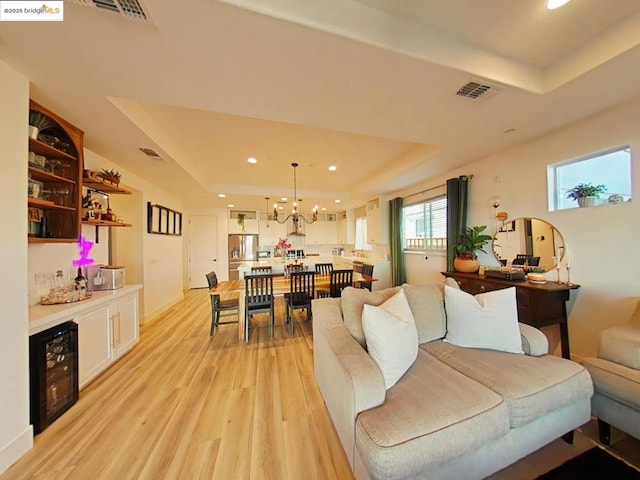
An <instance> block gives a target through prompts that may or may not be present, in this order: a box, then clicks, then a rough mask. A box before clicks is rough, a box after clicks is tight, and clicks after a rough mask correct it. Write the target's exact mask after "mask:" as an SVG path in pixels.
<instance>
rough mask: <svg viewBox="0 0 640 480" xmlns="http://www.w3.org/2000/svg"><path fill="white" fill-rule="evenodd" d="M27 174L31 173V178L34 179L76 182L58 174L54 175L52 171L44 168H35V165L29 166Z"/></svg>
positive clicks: (53, 181)
mask: <svg viewBox="0 0 640 480" xmlns="http://www.w3.org/2000/svg"><path fill="white" fill-rule="evenodd" d="M29 175H31V178H34V179H36V180H42V181H43V182H50V183H55V182H59V183H70V184H72V185H75V184H76V182H75V181H73V180H70V179H68V178H64V177H60V176H59V175H54V174H53V173H49V172H45V171H44V170H40V169H39V168H35V167H29Z"/></svg>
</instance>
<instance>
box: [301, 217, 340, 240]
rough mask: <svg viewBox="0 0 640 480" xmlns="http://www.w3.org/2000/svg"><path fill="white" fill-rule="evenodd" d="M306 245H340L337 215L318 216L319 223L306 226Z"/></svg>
mask: <svg viewBox="0 0 640 480" xmlns="http://www.w3.org/2000/svg"><path fill="white" fill-rule="evenodd" d="M305 229H306V230H305V234H306V238H305V245H336V244H337V243H338V222H337V214H335V213H321V214H318V221H317V222H315V223H312V224H308V225H305Z"/></svg>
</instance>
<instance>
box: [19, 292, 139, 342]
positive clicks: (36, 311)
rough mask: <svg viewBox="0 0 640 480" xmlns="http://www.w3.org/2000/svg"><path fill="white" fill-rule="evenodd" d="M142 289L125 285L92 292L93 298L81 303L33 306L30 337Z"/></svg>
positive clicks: (30, 319) (30, 311)
mask: <svg viewBox="0 0 640 480" xmlns="http://www.w3.org/2000/svg"><path fill="white" fill-rule="evenodd" d="M141 288H142V285H125V286H124V287H122V288H119V289H117V290H102V291H99V292H91V293H92V297H91V298H90V299H88V300H82V301H81V302H73V303H62V304H59V305H33V306H31V307H29V335H33V334H34V333H38V332H42V331H43V330H46V329H47V328H50V327H53V326H55V325H58V324H60V323H63V322H66V321H68V320H73V318H74V317H75V316H77V315H78V314H79V313H82V312H85V311H87V310H90V309H92V308H93V307H97V306H99V305H102V304H103V303H108V302H110V301H112V300H114V299H116V298H119V297H122V296H124V295H127V294H129V293H132V292H136V291H138V290H140V289H141Z"/></svg>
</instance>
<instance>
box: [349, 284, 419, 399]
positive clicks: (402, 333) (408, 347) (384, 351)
mask: <svg viewBox="0 0 640 480" xmlns="http://www.w3.org/2000/svg"><path fill="white" fill-rule="evenodd" d="M362 329H363V330H364V336H365V339H366V341H367V350H368V352H369V355H371V357H372V358H373V360H374V361H375V362H376V364H377V365H378V367H379V368H380V370H381V371H382V375H383V376H384V384H385V387H386V388H387V390H388V389H390V388H391V387H392V386H393V385H395V383H396V382H397V381H398V380H400V377H402V375H404V374H405V372H406V371H407V370H409V367H411V365H413V362H415V360H416V358H417V357H418V330H417V329H416V322H415V320H414V319H413V314H412V313H411V308H410V307H409V302H407V297H406V296H405V294H404V292H403V291H402V290H400V291H399V292H398V293H397V294H395V295H394V296H393V297H391V298H390V299H388V300H387V301H386V302H384V303H383V304H381V305H379V306H377V307H376V306H373V305H366V304H365V305H364V307H363V309H362Z"/></svg>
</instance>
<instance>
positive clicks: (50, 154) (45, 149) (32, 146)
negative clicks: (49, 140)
mask: <svg viewBox="0 0 640 480" xmlns="http://www.w3.org/2000/svg"><path fill="white" fill-rule="evenodd" d="M29 150H31V151H32V152H34V153H37V154H38V155H44V156H45V157H47V158H64V159H65V160H73V161H74V162H76V161H78V159H77V158H76V157H74V156H73V155H70V154H68V153H67V152H63V151H62V150H58V149H57V148H54V147H52V146H51V145H48V144H46V143H44V142H41V141H40V140H36V139H35V138H31V137H29Z"/></svg>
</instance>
